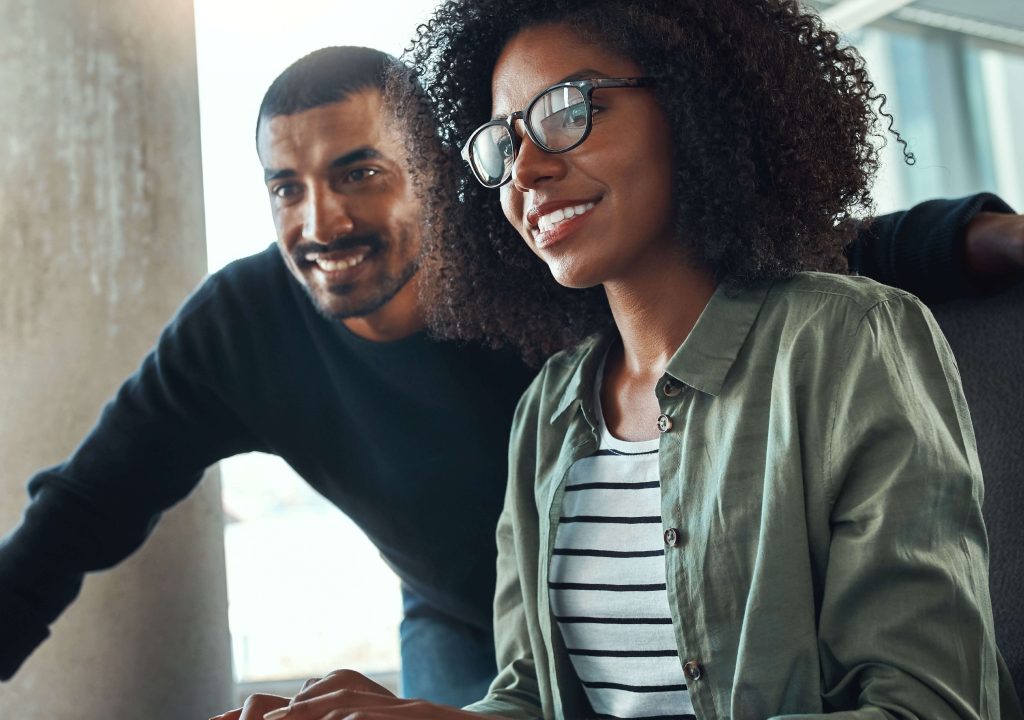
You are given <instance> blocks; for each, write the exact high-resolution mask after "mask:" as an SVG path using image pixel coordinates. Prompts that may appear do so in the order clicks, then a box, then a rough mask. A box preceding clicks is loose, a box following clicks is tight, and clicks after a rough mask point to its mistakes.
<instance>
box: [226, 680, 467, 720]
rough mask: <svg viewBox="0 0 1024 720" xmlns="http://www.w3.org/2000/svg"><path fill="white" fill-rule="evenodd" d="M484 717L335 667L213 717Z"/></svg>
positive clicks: (314, 719) (247, 719)
mask: <svg viewBox="0 0 1024 720" xmlns="http://www.w3.org/2000/svg"><path fill="white" fill-rule="evenodd" d="M348 717H358V718H359V720H395V719H397V718H414V719H415V720H484V716H483V715H480V714H478V713H471V712H466V711H464V710H457V709H455V708H451V707H447V706H445V705H435V704H433V703H428V702H426V701H423V700H406V699H402V698H398V697H395V695H393V694H392V693H391V692H390V691H389V690H387V688H384V687H382V686H380V685H378V684H377V683H375V682H373V681H372V680H370V679H369V678H367V677H365V676H363V675H360V674H359V673H357V672H354V671H352V670H336V671H335V672H333V673H331V674H330V675H328V676H327V677H325V678H322V679H314V680H309V681H307V682H306V684H305V685H303V687H302V690H301V692H299V694H297V695H296V696H295V697H294V698H292V700H291V702H289V701H288V699H287V698H279V697H276V696H272V695H253V696H251V697H250V698H249V699H248V700H247V701H246V703H245V707H244V708H240V709H238V710H232V711H231V712H229V713H225V714H224V715H221V716H220V717H218V718H213V719H212V720H344V718H348Z"/></svg>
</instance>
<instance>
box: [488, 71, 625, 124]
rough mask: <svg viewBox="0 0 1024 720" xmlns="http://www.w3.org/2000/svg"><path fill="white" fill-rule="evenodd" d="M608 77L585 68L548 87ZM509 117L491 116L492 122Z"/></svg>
mask: <svg viewBox="0 0 1024 720" xmlns="http://www.w3.org/2000/svg"><path fill="white" fill-rule="evenodd" d="M606 77H609V76H608V75H607V74H606V73H603V72H601V71H600V70H594V69H593V68H583V69H582V70H577V71H576V72H574V73H570V74H568V75H566V76H565V77H564V78H562V79H561V80H559V81H558V82H554V83H551V85H548V87H553V86H555V85H558V83H564V82H572V81H573V80H588V79H590V78H606ZM507 117H508V113H498V114H497V115H492V116H491V120H492V121H493V120H504V119H505V118H507Z"/></svg>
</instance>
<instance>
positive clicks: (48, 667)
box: [0, 0, 231, 720]
mask: <svg viewBox="0 0 1024 720" xmlns="http://www.w3.org/2000/svg"><path fill="white" fill-rule="evenodd" d="M202 198H203V195H202V176H201V168H200V152H199V110H198V92H197V86H196V60H195V29H194V24H193V14H192V3H191V0H47V1H46V2H40V1H39V0H0V231H2V241H0V534H4V533H6V532H7V531H8V530H9V529H10V528H11V527H13V526H14V524H15V523H16V522H17V520H18V518H19V516H20V513H21V510H22V508H23V506H24V503H25V499H26V495H25V490H24V484H25V481H26V480H27V478H28V477H29V475H30V474H31V473H32V472H33V471H34V470H35V469H37V468H40V467H43V466H45V465H48V464H51V463H54V462H58V461H59V460H61V459H62V458H64V457H65V456H66V455H67V454H68V453H69V452H70V451H71V450H72V449H73V448H74V446H75V444H76V443H77V441H78V440H79V439H80V438H81V437H82V435H83V434H84V433H85V432H86V431H87V430H88V429H89V427H91V425H92V424H93V422H94V420H95V419H96V416H97V413H98V411H99V409H100V407H101V405H102V404H103V402H104V400H105V399H106V398H108V397H109V396H110V395H111V394H112V393H113V392H114V390H115V389H116V388H117V386H118V385H119V384H120V382H121V380H122V379H123V378H124V377H125V376H126V375H127V374H128V373H130V372H131V371H132V370H133V369H134V368H135V367H136V366H137V364H138V362H139V361H140V360H141V358H142V356H143V355H144V354H145V352H146V350H147V349H148V348H149V347H150V346H151V344H152V343H153V341H154V340H155V339H156V336H157V333H158V331H159V329H160V328H161V327H162V325H163V324H164V323H165V322H166V321H167V319H168V318H169V317H170V316H171V315H172V313H173V312H174V309H175V308H176V307H177V306H178V305H179V304H180V302H181V301H182V299H183V298H184V297H185V295H186V294H187V293H188V291H189V290H190V289H191V288H193V287H194V286H195V285H196V283H197V282H198V281H199V279H200V278H201V277H202V275H203V273H204V272H205V257H206V255H205V241H204V232H203V201H202ZM52 630H53V636H52V637H51V638H50V639H49V640H48V641H47V642H46V643H44V644H43V646H42V647H41V648H40V649H39V650H37V652H36V653H35V655H33V656H32V657H31V658H30V659H29V661H28V662H27V663H26V664H25V665H24V666H23V667H22V669H21V671H20V673H19V674H18V675H17V676H16V677H15V678H14V680H13V681H12V682H10V683H8V684H3V685H0V717H4V718H8V717H10V718H14V717H17V718H19V719H20V720H101V719H102V720H108V719H109V718H146V719H147V720H162V719H164V718H166V719H167V720H171V719H172V718H173V719H174V720H180V719H182V718H207V717H209V716H210V715H211V714H214V713H215V712H220V711H223V710H225V709H227V708H228V707H229V705H230V704H231V697H230V688H231V672H230V647H229V639H228V631H227V600H226V591H225V581H224V556H223V542H222V522H221V513H220V499H219V487H218V483H217V482H216V480H215V479H214V480H212V481H211V480H208V481H207V482H205V483H204V484H203V486H202V487H201V489H200V490H199V491H198V492H197V493H195V494H194V495H193V496H192V497H191V498H190V499H189V500H188V501H187V502H186V503H183V504H182V505H181V506H179V507H178V508H176V509H174V510H172V511H171V512H170V513H168V514H167V516H166V517H165V518H164V520H163V522H162V523H161V525H160V526H159V527H158V528H157V530H156V532H155V534H154V536H153V537H152V539H151V540H150V541H149V542H148V543H147V545H146V546H145V547H144V548H143V549H142V551H140V552H139V553H137V554H136V555H135V556H134V557H133V558H131V559H130V560H128V561H127V562H125V563H123V564H122V565H121V566H119V567H117V568H116V569H114V570H112V571H108V572H106V573H102V574H100V575H97V576H92V577H90V578H89V579H88V580H87V581H86V584H85V588H84V590H83V592H82V595H81V596H80V597H79V599H78V600H77V601H76V602H75V604H74V605H72V607H71V608H70V609H69V610H68V611H67V612H66V613H65V615H64V616H63V617H62V618H61V619H60V620H59V621H58V622H57V623H56V624H55V625H54V627H53V628H52Z"/></svg>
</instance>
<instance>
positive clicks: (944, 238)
mask: <svg viewBox="0 0 1024 720" xmlns="http://www.w3.org/2000/svg"><path fill="white" fill-rule="evenodd" d="M979 212H1000V213H1011V212H1013V210H1012V209H1011V208H1010V206H1009V205H1007V204H1006V203H1005V202H1003V201H1002V200H1001V199H1000V198H998V197H997V196H995V195H992V194H990V193H979V194H977V195H971V196H968V197H965V198H960V199H958V200H929V201H927V202H923V203H920V204H918V205H915V206H914V207H912V208H910V209H909V210H906V211H903V212H897V213H891V214H889V215H882V216H879V217H877V218H875V219H874V220H871V221H869V222H866V223H864V224H863V225H861V227H860V228H859V230H858V233H857V237H856V239H855V240H854V242H853V244H852V245H851V246H850V248H849V252H848V255H849V260H850V270H851V271H853V272H855V273H857V274H860V275H866V276H867V277H869V278H871V279H873V280H877V281H878V282H881V283H885V284H886V285H893V286H895V287H899V288H902V289H904V290H907V291H908V292H911V293H913V294H914V295H917V296H918V297H919V298H921V299H922V300H924V301H925V302H937V301H942V300H949V299H953V298H958V297H965V296H970V295H977V294H980V293H982V292H984V290H985V288H984V287H981V286H980V285H979V284H978V283H976V282H975V281H973V280H972V278H971V276H970V274H969V273H968V270H967V261H966V257H965V255H964V233H965V231H966V229H967V225H968V224H969V223H970V222H971V220H972V219H973V218H974V216H975V215H977V214H978V213H979Z"/></svg>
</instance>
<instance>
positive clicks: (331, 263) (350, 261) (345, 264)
mask: <svg viewBox="0 0 1024 720" xmlns="http://www.w3.org/2000/svg"><path fill="white" fill-rule="evenodd" d="M368 254H369V253H367V252H363V253H360V254H359V255H353V256H352V257H348V258H344V259H342V260H328V259H327V258H325V257H320V256H319V255H307V256H306V260H307V261H308V262H314V263H316V266H317V267H318V268H320V269H321V270H323V271H324V272H338V271H339V270H348V269H349V268H350V267H355V266H356V265H358V264H359V263H361V262H362V261H363V260H365V259H366V256H367V255H368Z"/></svg>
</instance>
